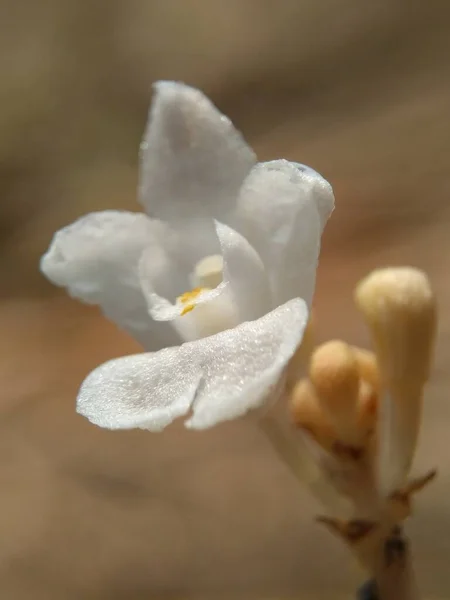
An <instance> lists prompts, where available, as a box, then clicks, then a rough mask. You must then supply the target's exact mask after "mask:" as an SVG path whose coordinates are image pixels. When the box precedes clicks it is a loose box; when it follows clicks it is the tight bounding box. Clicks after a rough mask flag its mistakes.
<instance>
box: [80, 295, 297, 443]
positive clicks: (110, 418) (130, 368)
mask: <svg viewBox="0 0 450 600" xmlns="http://www.w3.org/2000/svg"><path fill="white" fill-rule="evenodd" d="M307 317H308V315H307V309H306V305H305V303H304V302H303V301H302V300H300V299H295V300H292V301H291V302H288V303H286V304H285V305H284V306H281V307H278V308H277V309H275V310H274V311H272V312H271V313H269V314H268V315H265V316H264V317H262V318H261V319H258V320H257V321H253V322H248V323H244V324H242V325H239V326H238V327H236V328H235V329H231V330H227V331H224V332H222V333H219V334H217V335H214V336H211V337H208V338H204V339H202V340H199V341H196V342H189V343H186V344H183V345H182V346H180V347H178V348H169V349H165V350H162V351H160V352H156V353H148V354H140V355H135V356H127V357H125V358H120V359H117V360H113V361H110V362H108V363H106V364H104V365H102V366H100V367H99V368H98V369H96V370H95V371H93V372H92V373H91V374H90V375H89V376H88V377H87V379H86V380H85V382H84V383H83V385H82V387H81V389H80V392H79V396H78V401H77V409H78V412H79V413H81V414H82V415H84V416H85V417H87V418H88V419H89V420H90V421H92V422H93V423H95V424H97V425H100V426H101V427H107V428H110V429H120V428H123V429H127V428H133V427H141V428H146V429H150V430H153V431H156V430H160V429H162V428H163V427H165V426H166V425H168V424H169V423H170V422H171V421H173V420H174V419H175V418H177V417H179V416H181V415H183V414H186V413H187V412H188V411H189V409H190V407H193V415H192V416H191V418H190V419H189V420H188V421H187V423H186V425H187V427H190V428H194V429H204V428H207V427H212V426H213V425H215V424H217V423H219V422H221V421H225V420H228V419H233V418H235V417H239V416H241V415H243V414H245V413H246V412H248V411H249V410H251V409H253V408H257V407H259V406H261V405H262V404H263V403H264V401H265V400H266V399H267V397H268V396H269V395H270V393H271V391H273V390H274V389H275V388H276V386H277V384H278V383H279V380H280V377H281V376H282V374H283V371H284V369H285V366H286V364H287V363H288V361H289V359H290V358H291V357H292V355H293V353H294V352H295V350H296V348H297V346H298V344H299V343H300V341H301V338H302V334H303V330H304V328H305V325H306V321H307Z"/></svg>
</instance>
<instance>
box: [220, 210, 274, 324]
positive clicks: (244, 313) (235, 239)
mask: <svg viewBox="0 0 450 600" xmlns="http://www.w3.org/2000/svg"><path fill="white" fill-rule="evenodd" d="M216 232H217V236H218V238H219V242H220V249H221V251H222V257H223V280H224V281H225V282H229V285H230V289H231V294H232V295H233V298H234V301H235V304H236V307H237V310H238V313H239V320H240V321H241V322H244V321H253V320H255V319H258V318H259V317H261V316H262V315H264V314H266V313H267V312H269V311H270V309H271V308H272V307H273V303H272V297H271V292H270V286H269V280H268V278H267V274H266V271H265V268H264V265H263V263H262V260H261V258H260V256H259V255H258V253H257V252H256V250H255V249H254V248H253V246H251V245H250V244H249V242H248V241H247V240H246V239H245V238H244V237H243V236H242V235H240V234H239V233H238V232H237V231H235V230H234V229H232V228H231V227H228V225H224V224H223V223H219V222H218V221H216Z"/></svg>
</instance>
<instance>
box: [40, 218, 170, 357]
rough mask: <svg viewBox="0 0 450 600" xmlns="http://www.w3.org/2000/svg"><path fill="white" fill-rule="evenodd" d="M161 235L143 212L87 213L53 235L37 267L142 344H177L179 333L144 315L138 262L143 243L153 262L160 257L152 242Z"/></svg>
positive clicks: (153, 346) (161, 229)
mask: <svg viewBox="0 0 450 600" xmlns="http://www.w3.org/2000/svg"><path fill="white" fill-rule="evenodd" d="M163 235H164V227H163V225H162V224H161V223H158V222H157V221H152V220H151V219H149V218H148V217H147V216H146V215H143V214H138V213H130V212H125V211H123V212H122V211H105V212H98V213H91V214H88V215H86V216H84V217H82V218H81V219H79V220H77V221H75V222H74V223H72V224H71V225H69V226H68V227H65V228H63V229H61V230H60V231H58V232H57V233H56V234H55V236H54V238H53V240H52V243H51V244H50V247H49V249H48V250H47V252H46V254H45V255H44V256H43V257H42V259H41V270H42V272H43V273H44V275H46V277H48V279H50V281H52V282H53V283H55V284H56V285H59V286H62V287H65V288H67V290H68V292H69V294H70V295H71V296H73V297H74V298H79V299H80V300H83V301H84V302H86V303H88V304H98V305H99V306H100V307H101V308H102V310H103V312H104V314H105V315H106V316H107V317H108V318H110V319H111V320H113V321H115V322H116V323H117V324H118V325H119V326H120V327H122V328H123V329H125V330H126V331H128V332H129V333H130V334H131V335H132V336H134V337H135V338H136V339H137V340H138V341H139V342H141V343H142V344H143V345H144V347H145V348H146V349H149V350H150V349H159V348H161V347H163V346H165V345H172V344H176V343H179V337H178V336H176V335H175V333H174V332H173V330H172V328H170V327H169V326H167V325H165V324H161V323H155V322H153V321H152V320H151V318H150V317H149V314H148V310H147V303H146V300H145V298H144V295H143V293H142V290H141V287H140V283H139V277H138V263H139V259H140V256H141V255H142V253H143V251H144V249H146V248H149V249H151V250H150V251H151V252H152V253H153V256H154V262H157V261H160V262H161V261H163V260H164V255H163V252H162V249H161V247H160V245H159V243H158V238H160V237H162V236H163Z"/></svg>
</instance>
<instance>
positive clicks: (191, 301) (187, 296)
mask: <svg viewBox="0 0 450 600" xmlns="http://www.w3.org/2000/svg"><path fill="white" fill-rule="evenodd" d="M209 289H210V288H206V287H196V288H194V289H193V290H190V291H189V292H184V294H181V296H178V298H177V303H180V304H183V305H184V307H183V310H182V311H181V316H183V315H186V314H187V313H188V312H191V310H194V308H195V299H196V298H198V296H200V294H201V293H202V292H207V291H208V290H209Z"/></svg>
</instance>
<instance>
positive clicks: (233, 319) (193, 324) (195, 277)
mask: <svg viewBox="0 0 450 600" xmlns="http://www.w3.org/2000/svg"><path fill="white" fill-rule="evenodd" d="M222 279H223V259H222V257H221V256H220V255H216V254H214V255H211V256H206V257H205V258H203V259H202V260H200V261H199V262H198V263H197V264H196V265H195V268H194V270H193V272H192V274H191V276H190V280H191V282H192V289H191V290H190V291H187V292H184V293H183V294H181V296H178V298H177V305H178V306H179V307H180V308H181V311H180V313H179V314H180V317H183V316H185V315H187V314H188V313H189V314H190V313H192V311H193V310H194V308H195V309H196V310H195V312H194V313H193V314H192V316H191V318H190V319H181V320H180V321H178V325H177V327H178V328H179V329H180V330H181V335H182V336H183V337H184V339H186V340H193V339H199V338H203V337H207V336H209V335H214V334H216V333H219V332H220V331H225V329H232V328H233V327H236V325H238V324H239V318H238V314H237V312H236V309H235V306H234V305H233V303H232V301H231V298H230V296H229V294H227V293H222V294H221V295H219V296H216V297H214V298H210V299H208V300H206V299H205V298H204V294H205V292H210V291H211V290H213V289H215V288H217V287H218V286H219V285H220V284H221V283H222Z"/></svg>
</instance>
